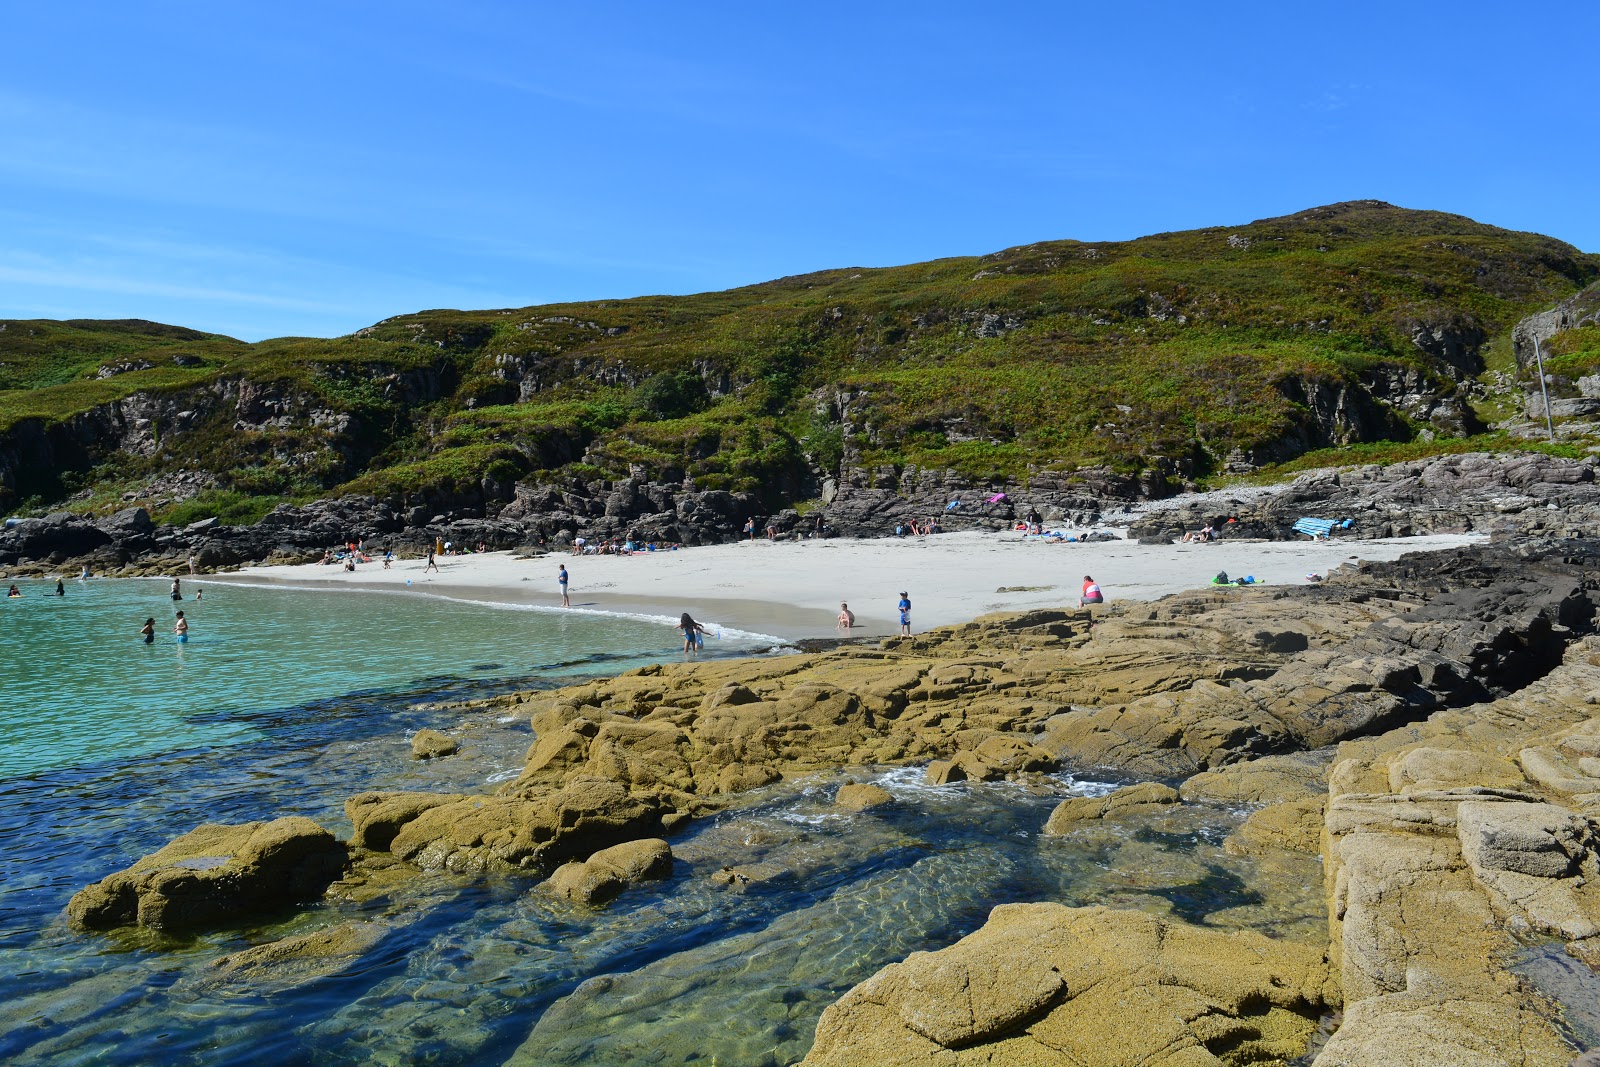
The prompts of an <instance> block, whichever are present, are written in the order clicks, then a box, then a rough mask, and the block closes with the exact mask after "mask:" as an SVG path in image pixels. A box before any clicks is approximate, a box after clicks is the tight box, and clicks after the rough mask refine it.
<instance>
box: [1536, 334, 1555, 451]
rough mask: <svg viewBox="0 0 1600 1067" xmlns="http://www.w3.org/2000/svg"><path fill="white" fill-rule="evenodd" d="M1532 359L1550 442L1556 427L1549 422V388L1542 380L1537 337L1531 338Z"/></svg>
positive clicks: (1542, 361)
mask: <svg viewBox="0 0 1600 1067" xmlns="http://www.w3.org/2000/svg"><path fill="white" fill-rule="evenodd" d="M1533 358H1534V361H1535V362H1536V363H1538V364H1539V392H1540V393H1541V394H1542V395H1543V396H1544V428H1545V432H1546V433H1548V434H1549V435H1550V440H1552V441H1554V440H1555V439H1556V425H1555V423H1553V422H1551V421H1550V387H1549V386H1548V385H1546V384H1545V380H1544V356H1543V355H1542V354H1541V353H1540V351H1539V336H1538V334H1535V335H1534V337H1533Z"/></svg>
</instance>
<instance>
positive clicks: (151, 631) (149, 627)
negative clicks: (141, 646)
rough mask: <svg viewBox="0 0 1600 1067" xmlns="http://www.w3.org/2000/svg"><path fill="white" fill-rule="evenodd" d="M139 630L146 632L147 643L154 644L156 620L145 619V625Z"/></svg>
mask: <svg viewBox="0 0 1600 1067" xmlns="http://www.w3.org/2000/svg"><path fill="white" fill-rule="evenodd" d="M139 632H140V633H142V634H144V643H145V644H147V645H148V644H152V643H153V642H154V641H155V639H156V620H154V619H146V620H144V626H143V627H142V628H141V629H140V630H139Z"/></svg>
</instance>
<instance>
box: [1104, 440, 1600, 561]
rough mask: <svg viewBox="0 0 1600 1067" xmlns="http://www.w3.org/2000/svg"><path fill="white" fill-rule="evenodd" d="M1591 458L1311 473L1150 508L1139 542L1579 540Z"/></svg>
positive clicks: (1493, 458)
mask: <svg viewBox="0 0 1600 1067" xmlns="http://www.w3.org/2000/svg"><path fill="white" fill-rule="evenodd" d="M1595 464H1596V461H1595V459H1594V458H1593V457H1589V458H1586V459H1582V460H1572V459H1561V458H1557V457H1555V456H1547V455H1543V454H1541V453H1534V452H1525V453H1513V454H1491V453H1484V452H1475V453H1466V454H1463V455H1456V456H1435V457H1432V458H1429V459H1425V460H1414V461H1411V462H1406V463H1395V464H1391V465H1389V466H1377V465H1368V466H1361V467H1343V468H1338V469H1324V470H1316V471H1311V472H1309V473H1307V474H1303V475H1301V476H1300V477H1298V478H1296V479H1295V480H1294V481H1293V482H1291V483H1290V484H1288V485H1285V486H1282V487H1280V488H1277V489H1274V490H1271V491H1266V492H1257V493H1244V494H1231V495H1230V494H1228V493H1226V492H1222V493H1213V494H1206V495H1204V496H1201V497H1195V498H1192V499H1190V498H1184V497H1175V498H1173V499H1171V500H1169V501H1163V502H1162V503H1161V504H1159V505H1156V506H1152V507H1150V508H1148V509H1146V510H1145V511H1144V512H1143V513H1142V514H1141V515H1140V516H1139V517H1138V518H1137V519H1136V520H1135V521H1134V522H1133V523H1132V524H1131V525H1130V527H1129V534H1130V536H1133V537H1138V538H1144V539H1148V540H1151V541H1169V540H1174V539H1176V538H1177V537H1178V536H1180V535H1181V534H1182V533H1183V532H1184V531H1186V530H1198V529H1200V528H1202V527H1204V526H1206V525H1207V524H1210V525H1212V526H1213V527H1215V528H1216V529H1217V530H1218V531H1219V532H1220V533H1221V535H1222V536H1223V537H1230V538H1231V537H1263V538H1268V539H1271V540H1292V539H1294V538H1296V537H1299V536H1302V535H1300V534H1296V533H1295V532H1294V530H1293V526H1294V523H1295V522H1296V521H1297V520H1298V519H1301V518H1304V517H1306V516H1311V517H1314V518H1325V519H1333V520H1335V521H1339V522H1342V521H1343V520H1346V519H1348V520H1349V521H1350V525H1349V527H1347V528H1343V527H1342V528H1340V529H1339V530H1337V531H1335V536H1336V537H1340V538H1344V537H1350V538H1362V537H1405V536H1410V535H1413V534H1423V533H1449V532H1459V531H1473V530H1476V531H1482V532H1488V533H1499V534H1508V533H1513V532H1515V533H1534V534H1546V533H1549V534H1555V535H1557V536H1582V535H1584V534H1585V533H1587V532H1588V531H1592V530H1593V529H1594V528H1595V525H1596V522H1597V520H1600V483H1597V481H1596V478H1595Z"/></svg>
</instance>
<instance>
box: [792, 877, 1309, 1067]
mask: <svg viewBox="0 0 1600 1067" xmlns="http://www.w3.org/2000/svg"><path fill="white" fill-rule="evenodd" d="M1336 1001H1337V995H1336V993H1335V992H1334V989H1333V985H1332V983H1331V981H1330V975H1329V971H1328V966H1327V962H1326V960H1325V959H1324V958H1323V956H1322V955H1321V953H1320V952H1317V951H1316V950H1313V949H1308V948H1306V947H1305V946H1303V945H1296V944H1292V943H1289V942H1278V941H1272V940H1269V939H1268V938H1265V937H1262V936H1261V935H1259V934H1252V933H1235V934H1223V933H1217V932H1215V931H1210V930H1203V929H1200V928H1197V927H1192V926H1188V925H1185V924H1183V923H1177V922H1171V921H1167V920H1162V919H1158V918H1156V917H1154V916H1151V915H1146V914H1143V913H1140V912H1127V911H1111V910H1109V909H1106V908H1068V907H1064V906H1062V905H1059V904H1006V905H1001V906H1000V907H997V908H995V909H994V911H993V912H991V913H990V915H989V921H988V922H987V923H985V924H984V925H983V927H982V928H981V929H979V930H978V931H977V932H976V933H974V934H971V935H969V936H967V937H965V938H962V939H961V940H960V941H958V942H956V943H955V944H954V945H952V946H951V947H949V948H947V949H941V950H940V951H938V952H918V953H913V954H912V955H911V956H909V957H907V958H906V960H905V961H904V962H902V963H898V964H894V965H892V966H890V967H887V968H885V969H884V970H882V971H879V972H878V973H877V974H876V975H874V976H873V977H871V978H869V979H867V981H865V982H863V983H861V984H860V985H858V986H856V987H855V988H854V989H852V990H851V991H850V992H848V993H846V994H845V995H844V996H843V997H842V998H840V1000H839V1001H838V1002H837V1003H836V1004H834V1005H833V1006H831V1007H829V1008H828V1009H827V1010H826V1011H824V1012H823V1015H822V1019H821V1021H820V1022H819V1023H818V1024H817V1039H816V1044H815V1045H814V1046H813V1048H812V1050H811V1053H810V1055H808V1056H807V1057H806V1059H805V1061H804V1062H805V1063H806V1064H807V1065H809V1067H868V1065H871V1067H876V1065H879V1064H900V1063H927V1064H938V1065H947V1067H964V1065H968V1064H972V1065H977V1064H1002V1063H1003V1064H1017V1065H1030V1064H1052V1065H1061V1067H1066V1065H1072V1067H1123V1065H1126V1067H1134V1065H1138V1067H1202V1065H1207V1064H1211V1065H1216V1064H1244V1063H1256V1062H1261V1061H1263V1060H1268V1059H1272V1058H1276V1059H1278V1060H1280V1061H1283V1060H1287V1059H1289V1058H1292V1057H1293V1056H1296V1055H1298V1054H1299V1053H1300V1052H1301V1051H1302V1050H1303V1049H1304V1047H1305V1043H1306V1041H1307V1039H1308V1038H1309V1037H1310V1035H1311V1033H1312V1031H1313V1030H1314V1029H1315V1028H1316V1019H1317V1017H1318V1016H1319V1015H1320V1014H1321V1012H1322V1011H1323V1010H1324V1008H1325V1007H1326V1006H1327V1005H1329V1004H1330V1003H1335V1002H1336ZM1213 1050H1216V1051H1215V1052H1214V1051H1213Z"/></svg>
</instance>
